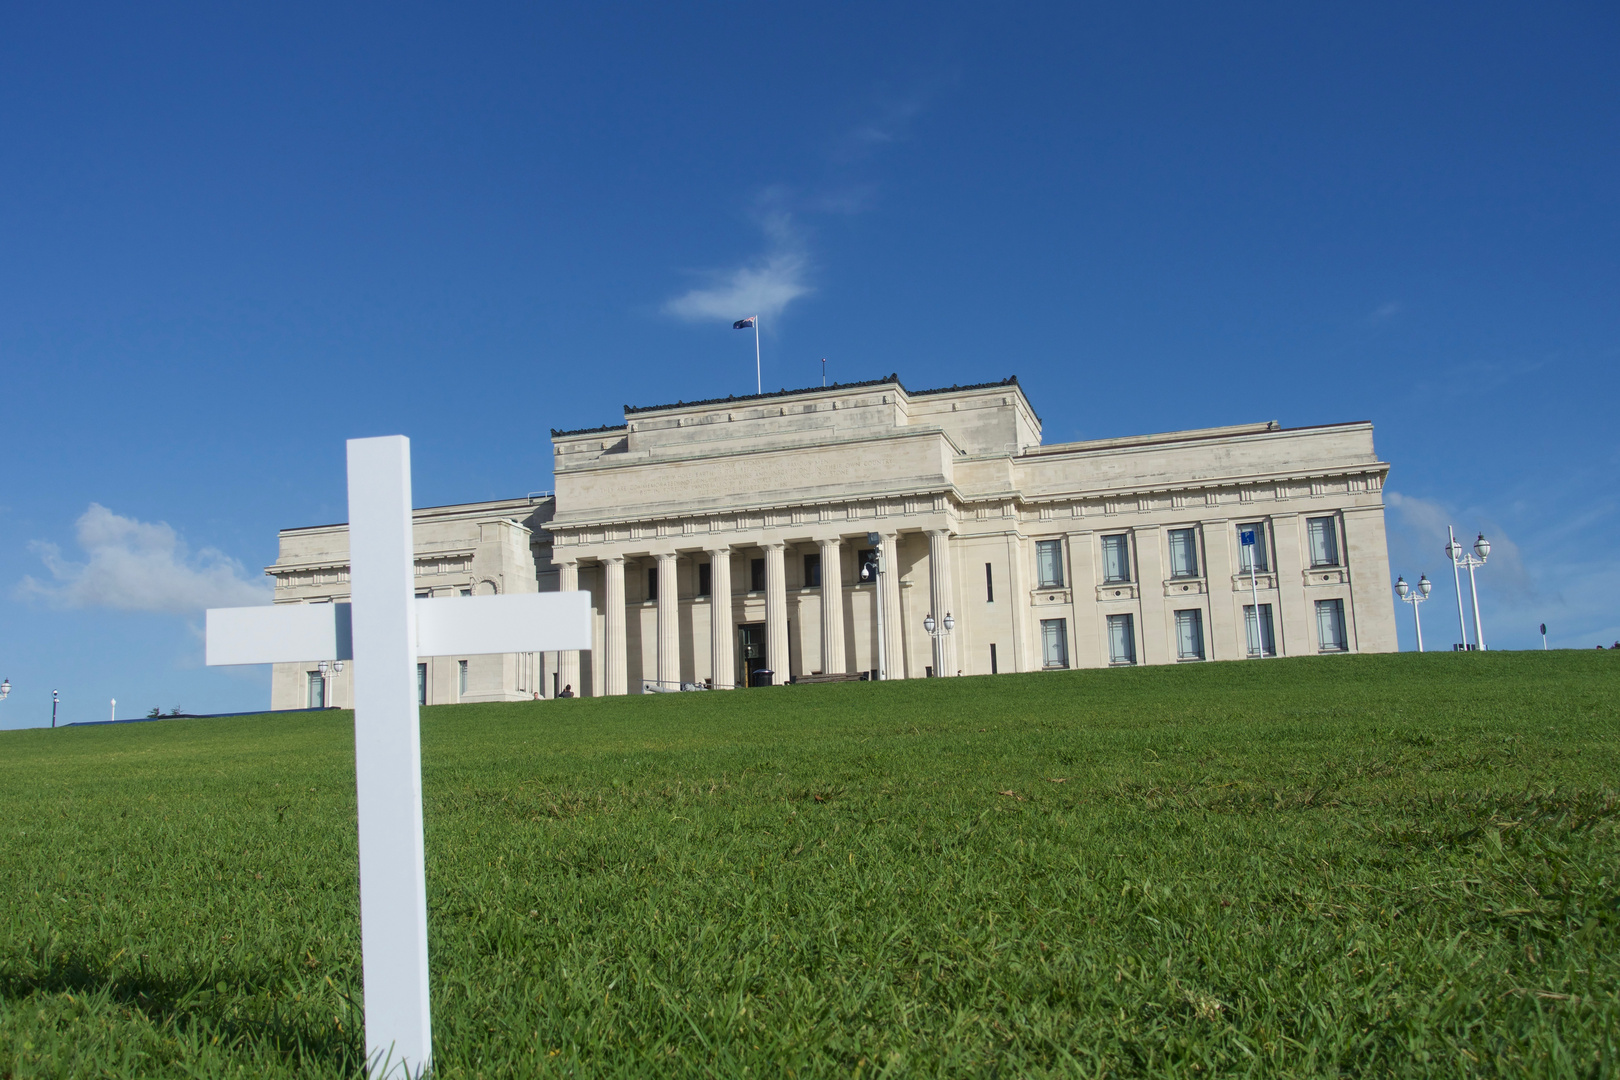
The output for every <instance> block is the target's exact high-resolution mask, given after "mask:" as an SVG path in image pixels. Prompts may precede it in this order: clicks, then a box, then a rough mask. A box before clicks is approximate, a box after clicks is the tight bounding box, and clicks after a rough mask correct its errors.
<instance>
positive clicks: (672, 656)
mask: <svg viewBox="0 0 1620 1080" xmlns="http://www.w3.org/2000/svg"><path fill="white" fill-rule="evenodd" d="M677 589H678V587H677V586H676V584H675V553H674V552H673V551H671V552H669V553H667V554H663V555H659V556H658V682H659V684H660V688H661V689H664V690H676V689H679V688H680V685H681V627H680V623H679V622H678V621H677V616H678V615H679V614H680V594H679V592H678V591H677Z"/></svg>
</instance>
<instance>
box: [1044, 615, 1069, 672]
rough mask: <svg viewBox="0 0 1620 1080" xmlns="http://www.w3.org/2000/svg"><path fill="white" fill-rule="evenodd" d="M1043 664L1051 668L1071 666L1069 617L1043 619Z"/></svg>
mask: <svg viewBox="0 0 1620 1080" xmlns="http://www.w3.org/2000/svg"><path fill="white" fill-rule="evenodd" d="M1041 664H1042V666H1044V667H1049V668H1066V667H1068V666H1069V624H1068V620H1067V619H1042V620H1041Z"/></svg>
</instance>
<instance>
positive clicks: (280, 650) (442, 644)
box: [207, 592, 591, 667]
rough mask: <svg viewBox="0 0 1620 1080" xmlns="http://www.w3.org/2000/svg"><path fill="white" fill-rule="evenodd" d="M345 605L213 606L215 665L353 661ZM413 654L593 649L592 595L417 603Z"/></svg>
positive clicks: (210, 649) (210, 640)
mask: <svg viewBox="0 0 1620 1080" xmlns="http://www.w3.org/2000/svg"><path fill="white" fill-rule="evenodd" d="M350 611H351V608H350V606H349V605H348V604H275V605H271V606H269V607H245V608H210V609H209V611H208V629H207V657H208V660H207V662H208V665H209V666H210V667H217V666H221V665H229V664H290V663H304V662H311V661H316V660H350V659H353V658H354V644H353V631H352V628H351V619H350ZM415 616H416V655H418V656H478V655H481V654H484V653H515V652H552V651H555V650H573V649H589V648H590V647H591V597H590V593H587V592H549V593H509V594H507V595H505V596H461V597H445V598H440V599H431V598H427V597H420V598H417V600H416V604H415Z"/></svg>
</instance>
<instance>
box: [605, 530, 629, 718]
mask: <svg viewBox="0 0 1620 1080" xmlns="http://www.w3.org/2000/svg"><path fill="white" fill-rule="evenodd" d="M602 569H603V571H604V573H603V577H604V579H605V584H604V587H603V589H602V593H603V597H602V608H603V610H602V621H603V623H604V624H605V625H604V627H603V635H602V636H603V637H604V638H606V640H605V641H604V642H603V643H602V645H603V650H602V651H603V652H605V653H606V654H607V655H606V656H604V657H603V661H604V663H603V667H604V669H605V670H604V671H603V672H602V684H603V686H602V688H603V691H604V692H605V693H607V694H609V695H614V694H623V693H626V691H627V687H626V682H627V680H628V677H629V676H628V672H627V670H626V668H625V657H626V654H627V652H628V643H627V642H626V640H625V632H624V630H625V627H624V556H623V555H611V556H609V557H607V558H605V559H603V560H602Z"/></svg>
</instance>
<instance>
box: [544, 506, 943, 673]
mask: <svg viewBox="0 0 1620 1080" xmlns="http://www.w3.org/2000/svg"><path fill="white" fill-rule="evenodd" d="M897 540H898V534H896V533H883V534H881V550H882V553H883V554H882V558H883V560H884V571H885V572H884V573H883V575H882V579H881V582H880V585H879V588H878V590H877V592H878V603H880V604H881V605H882V606H883V619H882V626H883V635H884V643H883V644H884V652H885V653H886V654H887V662H888V671H887V672H885V676H884V677H885V678H890V679H900V678H905V653H904V649H905V645H904V642H905V635H904V627H903V626H902V625H901V619H900V575H899V573H898V568H897V567H896V565H895V563H894V558H895V550H896V541H897ZM817 544H818V546H819V548H820V552H821V670H822V671H825V672H841V671H845V670H847V668H848V660H847V655H848V654H847V653H846V651H845V640H844V583H843V546H844V541H843V540H842V539H839V538H837V537H834V538H832V539H827V540H819V541H817ZM760 546H761V547H762V548H763V549H764V552H765V666H766V667H768V668H770V669H771V671H773V672H774V673H775V677H776V678H778V679H786V678H787V674H788V630H787V564H786V551H787V545H786V544H785V543H781V542H776V541H773V542H769V543H765V544H762V545H760ZM705 553H706V554H707V555H708V556H709V565H710V571H709V593H710V596H711V601H710V602H711V605H712V606H711V618H710V620H709V628H710V639H709V655H710V657H711V658H712V663H713V669H714V670H713V673H712V676H711V677H712V681H713V685H714V687H715V688H716V689H732V688H733V687H734V686H735V685H736V649H735V637H736V625H735V623H734V621H733V617H732V613H731V610H730V604H731V554H732V549H731V547H730V546H729V545H721V546H718V547H714V548H708V549H705ZM656 558H657V560H658V569H657V573H658V601H657V602H658V666H657V678H658V681H659V682H660V683H666V684H671V685H676V684H678V683H679V682H680V677H681V659H680V622H679V611H680V602H679V595H678V593H677V591H676V588H677V587H676V582H675V566H676V559H677V556H676V554H675V553H674V552H666V553H662V554H659V555H658V556H656ZM928 562H929V574H928V579H929V597H930V600H931V602H932V604H933V609H934V616H935V618H936V619H943V618H944V616H945V614H946V612H948V611H951V610H952V608H953V606H954V605H953V604H952V603H951V600H950V597H951V595H952V587H951V582H952V580H953V579H952V576H951V562H950V533H949V532H947V531H945V530H930V531H929V533H928ZM601 565H602V579H603V580H602V593H603V595H602V603H603V609H604V610H603V627H602V630H603V639H604V640H603V656H602V661H603V662H602V683H603V685H602V690H603V692H604V693H606V694H608V695H619V694H624V693H627V692H628V691H629V685H628V664H627V659H628V646H629V643H628V638H627V635H626V623H625V606H624V557H623V556H622V555H608V556H603V557H602V559H601ZM557 587H558V589H560V590H562V591H565V592H571V591H574V590H577V589H578V588H579V563H578V562H577V561H567V562H560V563H559V564H558V576H557ZM721 613H724V617H719V616H720V615H721ZM934 671H935V672H936V673H937V674H940V675H954V674H955V673H956V646H955V643H954V642H953V641H952V640H951V639H950V638H949V637H946V638H940V639H935V641H934ZM558 676H559V680H560V681H561V682H562V683H564V684H565V685H568V686H572V687H575V688H576V689H575V692H576V693H578V686H579V679H580V671H579V653H578V652H564V653H560V654H559V655H558Z"/></svg>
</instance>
